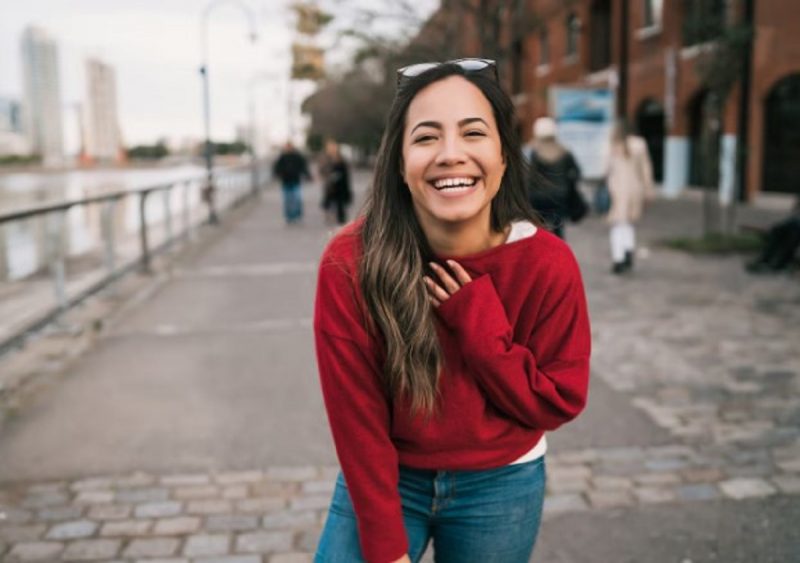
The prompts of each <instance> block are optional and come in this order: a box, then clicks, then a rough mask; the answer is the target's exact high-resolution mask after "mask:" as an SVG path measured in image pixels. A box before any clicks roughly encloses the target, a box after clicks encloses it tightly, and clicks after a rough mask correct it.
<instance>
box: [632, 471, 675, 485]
mask: <svg viewBox="0 0 800 563" xmlns="http://www.w3.org/2000/svg"><path fill="white" fill-rule="evenodd" d="M633 481H634V483H636V484H638V485H649V486H663V485H676V484H678V483H680V482H681V478H680V477H679V476H678V475H677V474H675V473H642V474H641V475H635V476H634V477H633Z"/></svg>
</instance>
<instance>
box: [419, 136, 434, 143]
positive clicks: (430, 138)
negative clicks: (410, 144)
mask: <svg viewBox="0 0 800 563" xmlns="http://www.w3.org/2000/svg"><path fill="white" fill-rule="evenodd" d="M435 138H436V137H434V136H433V135H422V136H421V137H417V138H416V139H414V142H415V143H424V142H426V141H431V140H433V139H435Z"/></svg>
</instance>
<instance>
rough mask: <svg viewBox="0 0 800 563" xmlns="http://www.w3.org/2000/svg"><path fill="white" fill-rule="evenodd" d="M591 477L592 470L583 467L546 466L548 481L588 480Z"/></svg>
mask: <svg viewBox="0 0 800 563" xmlns="http://www.w3.org/2000/svg"><path fill="white" fill-rule="evenodd" d="M591 476H592V470H591V469H589V467H587V466H585V465H555V464H552V463H551V464H549V465H548V466H547V478H548V479H556V480H560V479H564V480H572V479H588V478H589V477H591Z"/></svg>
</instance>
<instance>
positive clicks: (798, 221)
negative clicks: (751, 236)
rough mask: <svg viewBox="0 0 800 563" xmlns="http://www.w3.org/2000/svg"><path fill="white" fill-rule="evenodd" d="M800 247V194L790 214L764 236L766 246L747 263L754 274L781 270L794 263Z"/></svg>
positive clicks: (748, 268)
mask: <svg viewBox="0 0 800 563" xmlns="http://www.w3.org/2000/svg"><path fill="white" fill-rule="evenodd" d="M798 248H800V196H798V197H797V199H796V200H795V203H794V207H793V208H792V211H791V213H790V215H789V216H788V217H787V218H786V219H784V220H782V221H779V222H778V223H776V224H774V225H772V227H770V228H769V230H768V231H767V232H766V234H765V236H764V247H763V248H762V249H761V253H760V254H759V255H758V258H756V259H755V260H753V261H752V262H750V263H749V264H747V270H748V271H749V272H752V273H754V274H762V273H767V272H780V271H781V270H785V269H788V268H789V267H790V266H791V265H792V261H793V260H794V257H795V255H796V254H797V250H798Z"/></svg>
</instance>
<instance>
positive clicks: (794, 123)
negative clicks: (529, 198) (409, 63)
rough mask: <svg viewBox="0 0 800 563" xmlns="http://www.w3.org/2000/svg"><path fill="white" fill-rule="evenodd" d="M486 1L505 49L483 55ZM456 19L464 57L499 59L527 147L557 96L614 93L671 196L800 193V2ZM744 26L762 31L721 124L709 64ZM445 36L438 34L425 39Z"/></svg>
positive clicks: (735, 1) (627, 0) (524, 8)
mask: <svg viewBox="0 0 800 563" xmlns="http://www.w3.org/2000/svg"><path fill="white" fill-rule="evenodd" d="M479 4H480V6H481V7H482V9H484V8H486V7H488V9H489V10H490V11H491V13H499V14H501V20H502V24H503V25H502V29H501V31H500V32H499V34H498V35H497V37H496V41H495V42H496V43H497V45H496V46H495V47H488V48H482V46H481V45H482V42H481V39H482V36H483V38H484V39H485V38H486V31H485V30H484V31H483V32H480V26H478V25H476V20H477V21H481V16H480V15H479V14H478V13H477V11H476V8H475V7H474V6H472V5H475V6H477V5H479ZM465 6H467V8H465ZM470 6H472V7H470ZM459 18H460V19H459ZM454 19H455V20H456V21H463V23H461V24H460V25H459V26H458V27H459V29H460V31H461V33H460V42H461V53H460V54H461V55H462V56H482V55H483V56H491V55H493V54H497V55H498V56H497V57H496V58H498V60H500V61H501V65H500V71H501V76H502V79H503V80H504V82H505V85H506V86H507V87H508V89H509V90H510V91H511V93H512V94H513V97H514V102H515V105H516V107H517V112H518V116H519V118H520V132H521V134H522V135H523V138H527V137H528V136H529V135H530V126H531V124H532V123H533V121H534V120H535V119H536V118H537V117H539V116H542V115H546V114H548V113H549V111H550V107H549V90H550V88H551V87H553V86H557V85H558V86H562V85H568V86H575V87H587V88H591V87H599V88H610V89H612V90H614V92H615V96H616V98H617V107H618V111H619V115H624V116H625V117H626V118H627V120H628V121H629V122H630V123H631V124H632V125H633V127H634V129H635V130H637V131H638V133H639V134H641V135H642V136H643V137H645V139H646V140H647V142H648V147H649V149H650V153H651V156H652V160H653V162H654V167H655V171H656V175H657V177H658V179H659V181H661V182H662V186H663V191H664V193H665V194H667V195H674V194H677V193H679V192H680V191H681V190H683V189H684V188H685V187H687V186H697V185H702V184H706V185H712V186H717V187H718V188H719V190H720V193H727V194H730V197H731V199H733V198H740V199H750V198H752V197H754V196H755V195H756V194H758V193H759V192H761V191H776V192H788V193H795V194H800V33H798V30H800V2H785V1H782V0H759V1H758V2H755V1H754V0H574V1H572V2H564V1H561V0H521V1H520V2H512V1H501V0H488V1H487V2H481V3H477V2H470V0H444V1H443V2H442V7H441V8H440V9H439V11H438V12H437V13H435V14H434V15H433V16H432V18H431V22H433V21H437V20H438V21H452V20H454ZM734 28H735V29H740V30H747V29H750V30H752V31H753V33H754V40H753V43H752V46H751V47H750V48H749V50H748V49H745V50H744V51H742V53H743V56H742V57H741V60H742V61H743V63H744V64H742V66H741V72H740V73H739V75H738V76H739V79H738V80H737V82H736V85H735V86H734V87H733V89H732V91H731V92H730V93H729V94H728V96H727V97H726V98H725V101H724V104H723V105H722V111H721V114H720V115H714V114H712V113H710V112H709V109H708V108H709V105H710V104H709V103H707V102H708V101H709V99H708V98H709V96H710V95H711V93H710V92H711V90H710V89H709V88H708V87H707V86H705V83H704V81H703V79H702V76H703V72H702V71H703V68H702V67H701V65H702V64H705V61H707V60H708V58H709V56H710V55H709V54H713V53H714V52H715V51H714V49H715V48H716V47H717V46H718V45H720V43H721V38H723V37H729V36H730V34H728V35H726V33H727V32H728V31H730V30H731V29H734ZM440 29H443V28H442V26H439V27H436V26H433V25H427V26H425V27H423V29H422V32H421V35H422V37H418V38H417V39H416V40H415V41H416V42H420V41H432V40H433V38H434V36H435V35H436V34H439V33H440ZM483 44H484V45H486V43H483ZM709 136H710V137H711V138H712V139H715V140H714V141H713V142H711V143H706V144H704V143H703V142H701V140H703V139H706V140H707V139H708V138H709ZM708 146H712V147H713V148H714V150H713V151H712V152H711V153H710V156H709V152H708V150H704V149H707V147H708ZM709 159H711V160H713V162H715V163H717V166H716V167H715V170H714V174H713V175H711V176H709V175H708V174H705V173H704V172H703V170H704V160H705V161H706V162H707V161H708V160H709ZM709 182H710V184H709Z"/></svg>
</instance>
